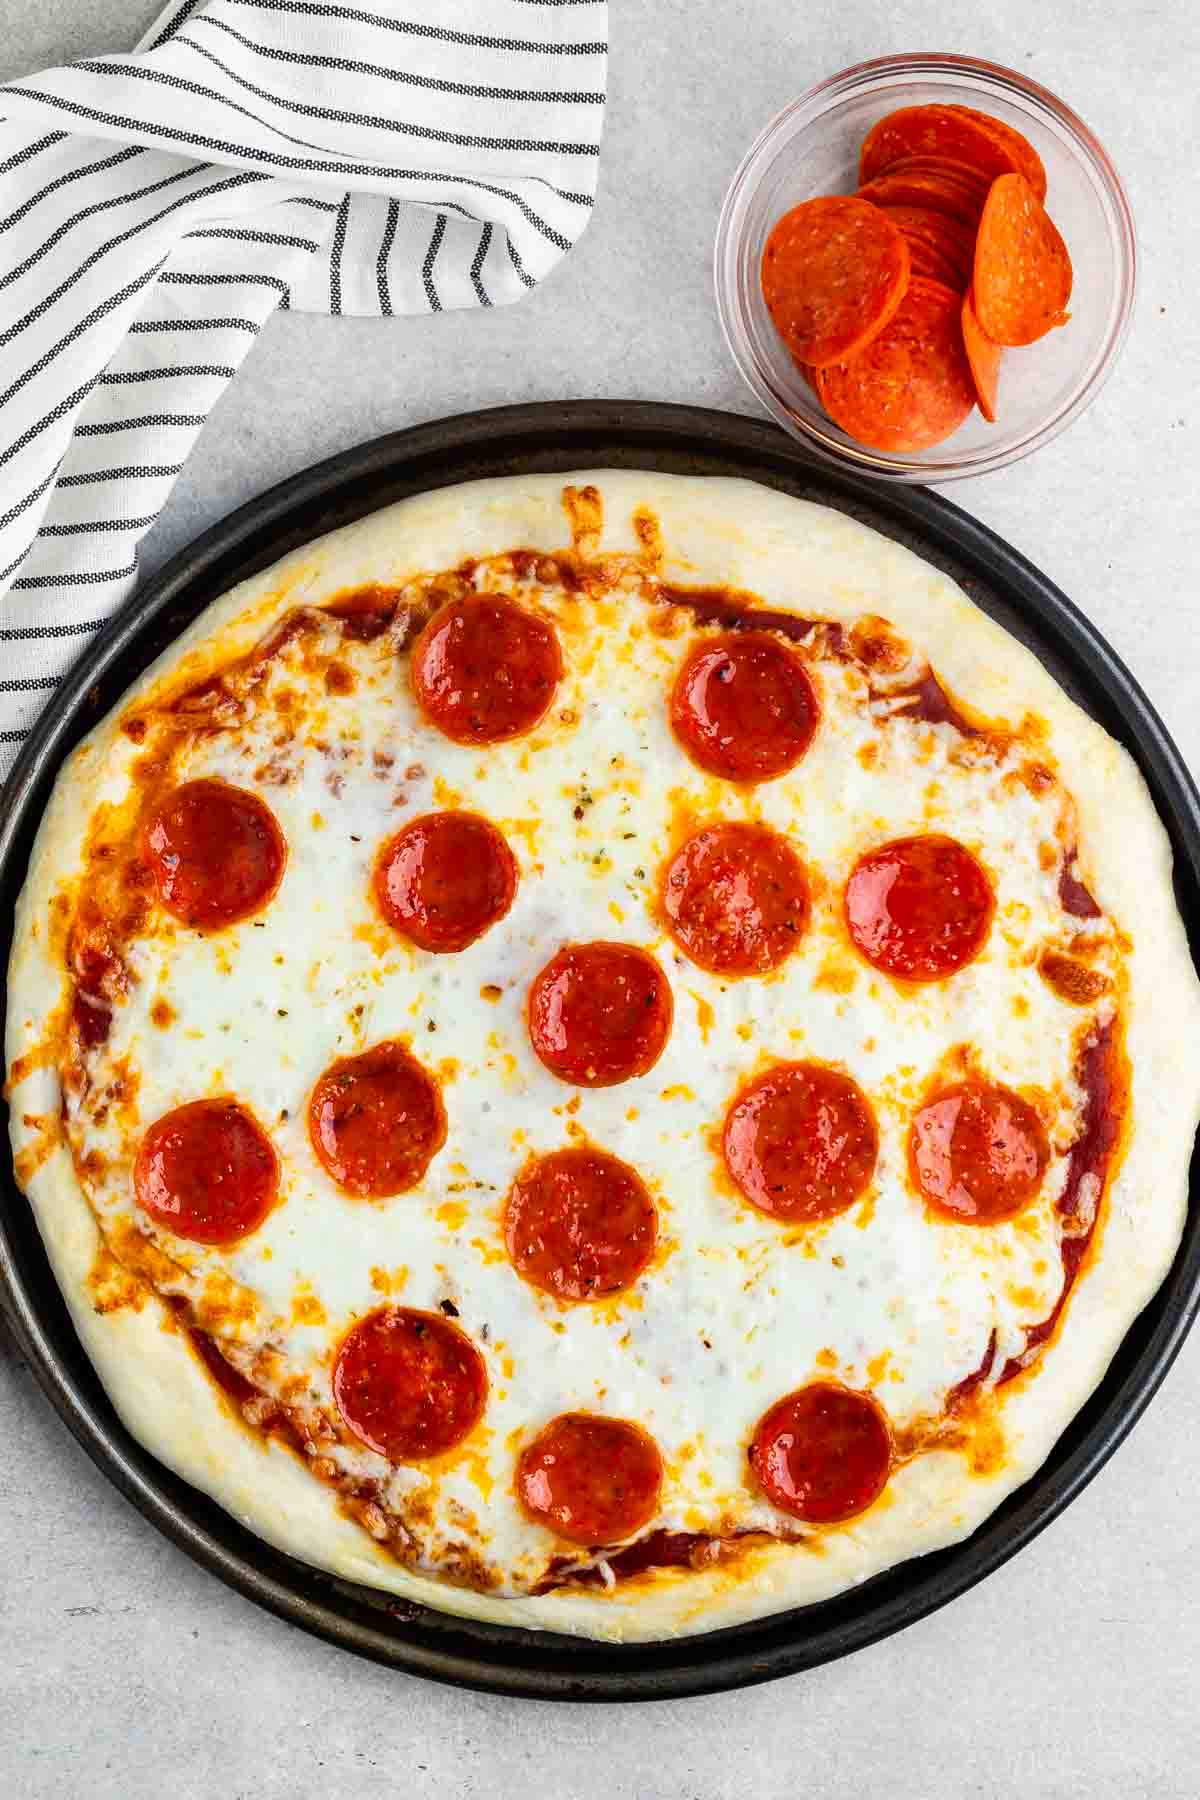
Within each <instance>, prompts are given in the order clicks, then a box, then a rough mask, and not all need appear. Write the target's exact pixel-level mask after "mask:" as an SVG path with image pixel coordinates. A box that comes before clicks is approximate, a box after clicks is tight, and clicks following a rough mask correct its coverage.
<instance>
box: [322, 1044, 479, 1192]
mask: <svg viewBox="0 0 1200 1800" xmlns="http://www.w3.org/2000/svg"><path fill="white" fill-rule="evenodd" d="M308 1132H309V1136H310V1138H311V1139H312V1146H313V1149H314V1150H315V1151H316V1153H317V1156H318V1158H319V1159H320V1161H321V1163H322V1164H323V1165H324V1167H325V1169H326V1170H327V1171H328V1173H329V1174H330V1175H331V1176H332V1177H333V1179H334V1181H336V1182H337V1184H338V1186H339V1187H340V1188H343V1189H344V1190H345V1192H346V1193H348V1194H356V1195H358V1196H359V1197H361V1198H367V1199H383V1198H386V1197H387V1196H389V1195H391V1194H403V1193H405V1192H406V1191H407V1190H408V1189H409V1188H412V1187H415V1186H416V1185H417V1183H418V1182H419V1181H420V1180H421V1178H422V1176H423V1175H424V1174H425V1171H426V1169H427V1168H428V1167H429V1165H430V1163H431V1162H432V1161H433V1159H434V1157H435V1156H436V1155H437V1153H438V1151H439V1150H440V1149H441V1147H442V1145H443V1144H444V1143H445V1141H446V1109H445V1107H444V1106H443V1104H442V1096H441V1092H440V1090H439V1087H438V1084H437V1082H436V1081H435V1080H434V1078H433V1076H432V1075H430V1073H429V1071H428V1070H427V1069H424V1068H422V1066H421V1064H420V1063H419V1062H418V1061H417V1059H416V1057H415V1056H414V1055H413V1054H412V1052H411V1051H410V1050H409V1049H408V1048H407V1047H406V1045H404V1044H402V1043H400V1042H398V1041H394V1040H393V1041H389V1042H386V1043H382V1044H375V1045H373V1046H372V1048H371V1049H370V1050H364V1051H363V1053H362V1054H361V1056H347V1057H343V1058H342V1059H341V1061H339V1062H335V1063H334V1064H333V1065H332V1067H330V1068H328V1069H326V1071H325V1073H324V1074H323V1075H322V1076H321V1078H320V1080H319V1081H318V1082H317V1084H316V1086H315V1087H314V1088H313V1091H312V1097H311V1099H310V1100H309V1103H308Z"/></svg>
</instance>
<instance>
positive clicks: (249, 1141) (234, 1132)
mask: <svg viewBox="0 0 1200 1800" xmlns="http://www.w3.org/2000/svg"><path fill="white" fill-rule="evenodd" d="M133 1191H134V1195H135V1197H136V1199H137V1203H138V1205H139V1206H140V1207H141V1209H142V1211H143V1212H144V1213H147V1214H148V1215H149V1217H150V1218H152V1219H153V1220H154V1221H155V1223H156V1224H158V1225H161V1226H163V1227H164V1229H165V1230H167V1231H171V1232H174V1234H175V1236H176V1237H181V1238H190V1239H191V1241H192V1242H193V1243H197V1244H233V1243H237V1242H238V1241H239V1240H240V1239H241V1238H244V1237H248V1236H249V1235H250V1233H251V1232H252V1231H257V1229H258V1227H259V1226H260V1225H261V1224H262V1222H263V1220H264V1219H265V1218H266V1216H267V1214H268V1213H269V1212H270V1210H271V1208H272V1206H273V1205H274V1203H275V1196H276V1194H277V1193H278V1191H279V1158H278V1157H277V1156H276V1154H275V1149H274V1146H273V1145H272V1143H271V1140H270V1138H269V1137H268V1136H267V1134H266V1132H265V1131H264V1130H263V1128H262V1126H261V1125H260V1124H259V1123H258V1121H257V1119H255V1117H254V1115H253V1114H252V1113H251V1112H250V1111H249V1109H248V1108H247V1107H244V1106H242V1105H241V1104H240V1102H239V1101H237V1100H193V1101H191V1102H190V1103H189V1104H188V1105H186V1106H177V1107H176V1108H175V1109H174V1111H173V1112H169V1113H164V1115H163V1117H162V1118H161V1119H157V1120H156V1121H155V1123H154V1124H153V1125H152V1126H151V1127H150V1129H149V1131H148V1132H147V1133H146V1135H145V1137H144V1138H143V1139H142V1142H141V1145H140V1146H139V1149H138V1153H137V1160H136V1162H135V1164H134V1171H133Z"/></svg>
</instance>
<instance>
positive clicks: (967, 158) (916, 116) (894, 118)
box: [858, 104, 1045, 192]
mask: <svg viewBox="0 0 1200 1800" xmlns="http://www.w3.org/2000/svg"><path fill="white" fill-rule="evenodd" d="M1018 143H1019V144H1021V145H1024V147H1025V149H1026V150H1027V151H1028V152H1029V154H1030V156H1032V155H1033V154H1034V152H1033V147H1032V145H1029V144H1027V143H1026V140H1025V139H1024V138H1022V137H1021V136H1020V134H1019V133H1018V132H1016V131H1012V132H1010V131H1008V130H1006V129H1005V128H1003V127H1002V128H1001V129H1000V130H997V129H996V122H995V121H993V120H991V119H989V118H987V117H986V115H983V114H980V113H977V112H975V111H973V110H972V109H971V108H970V107H968V106H939V105H936V104H935V105H928V106H903V107H900V108H899V109H898V110H897V111H896V112H891V113H888V114H887V116H886V117H885V118H882V119H880V120H878V122H877V123H876V124H874V125H873V126H872V127H871V129H870V131H868V133H867V135H866V137H865V138H864V139H863V144H862V149H861V151H860V152H859V160H858V177H859V180H860V181H870V180H872V178H873V177H874V176H876V175H880V174H882V173H883V171H884V170H885V169H890V168H893V167H894V166H895V164H896V163H898V162H900V161H902V160H904V159H906V158H908V157H913V156H938V157H949V158H951V159H952V160H953V161H955V162H960V163H963V164H966V165H969V166H970V167H971V168H972V169H977V170H978V171H979V173H980V174H981V175H983V176H984V177H985V178H986V179H987V180H988V181H994V180H995V178H996V177H997V175H1006V174H1008V173H1009V172H1010V171H1011V170H1013V169H1018V168H1020V167H1021V166H1022V164H1021V162H1020V161H1018V158H1017V154H1016V150H1017V144H1018ZM1044 191H1045V189H1044V188H1043V192H1044Z"/></svg>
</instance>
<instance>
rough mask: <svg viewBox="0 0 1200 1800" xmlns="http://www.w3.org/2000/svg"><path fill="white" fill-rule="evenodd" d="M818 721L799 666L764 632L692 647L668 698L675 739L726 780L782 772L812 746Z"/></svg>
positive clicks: (762, 777) (806, 679) (789, 652)
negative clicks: (669, 698) (669, 699)
mask: <svg viewBox="0 0 1200 1800" xmlns="http://www.w3.org/2000/svg"><path fill="white" fill-rule="evenodd" d="M817 716H818V707H817V696H816V694H815V692H814V691H813V684H812V682H811V681H810V679H809V676H808V671H807V670H806V669H805V667H804V664H803V663H802V662H801V660H800V658H799V657H798V656H797V655H796V653H795V652H794V651H793V650H789V649H788V647H787V645H786V644H783V643H781V642H780V641H779V639H778V638H774V637H772V636H771V635H770V633H769V632H765V631H747V632H732V631H730V632H723V633H722V634H721V635H720V636H719V637H714V638H708V639H706V640H705V642H703V643H701V644H698V645H697V646H696V648H695V649H694V650H693V651H692V653H691V655H690V656H689V657H688V658H687V660H686V662H685V663H684V665H683V667H682V668H681V669H680V671H679V674H678V676H677V678H676V681H675V688H674V691H673V693H672V695H671V729H672V730H673V731H674V733H675V736H676V737H677V738H678V740H679V742H680V743H681V744H682V746H683V748H684V749H685V750H686V752H687V754H688V755H689V756H690V757H691V759H692V761H693V762H694V763H696V764H698V766H699V767H700V768H702V769H705V770H706V771H707V772H708V773H709V774H710V775H720V776H723V777H724V778H725V779H726V780H727V781H748V782H758V781H773V780H774V779H775V777H776V776H778V775H784V774H786V773H787V771H788V770H789V769H792V768H794V767H795V765H796V764H797V763H798V762H799V761H800V758H801V757H802V756H803V755H804V752H805V751H806V750H807V749H808V746H809V744H810V743H811V742H812V736H813V732H814V731H815V730H816V726H817Z"/></svg>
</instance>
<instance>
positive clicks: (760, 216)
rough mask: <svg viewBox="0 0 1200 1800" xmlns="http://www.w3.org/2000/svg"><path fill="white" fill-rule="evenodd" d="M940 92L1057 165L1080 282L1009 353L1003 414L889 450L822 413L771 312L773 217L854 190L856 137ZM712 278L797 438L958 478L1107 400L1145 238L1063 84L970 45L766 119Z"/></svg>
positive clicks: (1053, 206)
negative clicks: (1033, 337) (765, 269)
mask: <svg viewBox="0 0 1200 1800" xmlns="http://www.w3.org/2000/svg"><path fill="white" fill-rule="evenodd" d="M929 101H942V102H946V103H949V104H957V105H963V106H972V107H975V108H976V109H977V110H978V111H980V112H986V113H991V114H993V115H994V117H996V118H998V119H1002V120H1004V121H1005V122H1006V123H1007V124H1009V125H1015V126H1016V127H1017V129H1018V130H1019V131H1022V132H1024V134H1025V136H1026V137H1027V138H1028V139H1029V140H1030V142H1031V143H1032V144H1033V145H1034V147H1035V149H1036V150H1037V151H1038V153H1039V154H1040V156H1041V158H1042V161H1043V162H1044V163H1045V165H1046V177H1047V183H1048V193H1047V198H1046V205H1047V209H1048V210H1049V212H1050V215H1051V217H1052V218H1053V220H1054V222H1055V224H1056V225H1057V226H1058V229H1059V230H1060V231H1061V232H1062V235H1063V237H1064V238H1065V239H1066V243H1067V248H1068V250H1069V251H1070V253H1071V260H1072V263H1073V264H1074V269H1075V282H1074V290H1073V292H1072V295H1071V318H1070V321H1069V323H1068V324H1067V325H1066V326H1064V327H1063V328H1061V329H1060V330H1056V331H1051V332H1050V333H1048V335H1047V336H1046V337H1044V338H1042V339H1041V340H1040V341H1039V342H1038V343H1036V344H1030V345H1027V346H1026V347H1024V348H1022V349H1015V350H1006V351H1005V353H1004V360H1003V364H1002V366H1001V371H1000V398H999V404H998V408H997V413H998V422H997V423H996V424H995V425H989V424H988V423H987V421H986V419H985V418H984V417H983V415H982V413H980V412H979V411H978V409H976V411H974V412H973V413H972V414H971V416H970V418H969V419H968V420H967V421H966V423H965V424H964V425H961V426H960V427H959V429H958V430H957V431H956V432H955V433H954V435H953V436H952V437H949V438H947V439H946V440H945V441H944V442H943V443H941V444H935V445H934V446H933V447H932V448H931V449H928V450H919V451H910V452H904V453H899V454H893V453H891V452H888V451H883V450H871V449H868V448H867V447H866V446H865V445H863V444H859V443H856V442H855V441H854V439H853V438H850V437H847V436H846V434H845V432H844V431H842V430H840V429H839V427H838V426H836V425H835V424H834V423H833V421H832V420H831V419H830V418H829V417H828V415H827V414H826V413H825V412H824V410H823V409H822V407H821V405H820V403H819V401H818V400H817V398H816V396H815V395H814V394H813V392H812V390H811V389H810V388H809V386H808V383H807V382H806V380H805V379H804V377H803V376H802V375H801V373H800V371H799V369H798V368H797V366H796V364H795V363H794V362H793V361H792V359H791V357H790V356H789V355H788V352H787V351H786V350H785V348H784V346H783V343H782V340H781V339H780V338H779V336H778V334H777V332H776V330H775V327H774V326H773V325H772V323H771V319H770V315H769V314H768V312H767V309H766V306H765V304H764V302H763V297H762V287H761V284H760V281H759V268H760V265H761V262H762V254H763V246H764V245H765V243H766V240H767V236H768V234H769V232H770V230H771V227H772V226H773V225H774V224H775V221H776V220H777V219H778V218H780V217H781V216H782V214H784V213H785V212H787V211H788V209H789V208H790V207H793V206H795V205H796V204H797V203H798V202H799V201H801V200H807V199H810V198H812V196H814V195H816V194H839V193H841V194H852V193H853V192H854V189H855V187H856V185H857V167H858V152H859V146H860V145H861V143H862V141H863V138H864V137H865V136H866V134H867V132H868V130H869V129H870V127H871V126H872V125H873V124H874V123H875V121H876V120H877V119H880V118H882V117H883V115H884V114H885V113H889V112H892V111H893V110H894V109H895V108H896V107H899V106H917V105H922V104H926V103H928V102H929ZM714 275H715V280H716V290H717V309H718V311H719V313H720V318H721V325H722V327H723V329H724V332H725V337H726V340H727V342H728V344H729V348H730V350H731V351H732V352H733V359H734V361H735V362H736V363H737V366H738V368H739V369H740V370H741V372H742V375H743V376H744V377H745V379H746V381H747V382H748V383H749V385H750V386H751V388H753V390H754V392H755V393H756V394H757V395H758V398H759V399H760V400H761V401H762V403H763V405H764V406H765V407H766V408H767V410H768V411H769V412H771V413H773V414H774V416H775V418H776V419H778V421H779V423H780V424H781V425H782V426H784V427H785V429H786V430H788V431H790V432H791V433H792V435H793V436H794V437H797V438H799V439H801V441H802V442H803V443H805V444H807V445H808V446H809V448H810V449H811V450H813V451H815V452H817V454H818V455H820V456H822V457H825V458H828V459H832V460H833V461H834V462H837V463H840V464H842V465H845V464H849V465H851V466H852V467H853V468H856V469H858V470H860V471H864V472H868V473H871V474H875V475H881V476H884V477H885V478H887V479H889V480H892V481H932V482H940V481H954V480H957V479H958V478H959V477H960V476H963V475H982V474H983V473H984V472H985V471H986V470H989V469H999V468H1003V467H1004V465H1005V464H1006V463H1011V462H1016V461H1017V459H1018V458H1019V457H1022V456H1027V455H1028V454H1029V452H1030V451H1031V450H1036V449H1037V447H1038V445H1039V444H1045V443H1049V441H1050V439H1051V438H1053V437H1057V436H1058V433H1059V432H1060V431H1063V430H1065V428H1066V427H1067V426H1068V425H1069V424H1070V423H1071V421H1072V420H1073V419H1076V418H1078V417H1079V414H1080V413H1081V412H1082V411H1083V409H1084V408H1085V407H1086V406H1088V405H1089V404H1090V403H1091V401H1093V400H1094V399H1095V398H1096V395H1097V394H1098V393H1099V392H1100V389H1101V388H1102V387H1103V385H1104V382H1105V380H1106V378H1107V376H1108V374H1109V372H1110V370H1111V369H1112V366H1113V364H1114V362H1115V361H1116V359H1117V354H1118V352H1119V351H1120V348H1121V345H1122V343H1123V342H1124V339H1125V334H1126V332H1127V330H1128V329H1129V320H1130V316H1131V314H1132V312H1133V296H1134V287H1135V284H1136V278H1137V243H1136V239H1135V237H1134V229H1133V215H1132V213H1131V212H1130V209H1129V202H1128V200H1127V199H1126V197H1125V190H1124V188H1123V187H1122V186H1121V182H1120V178H1119V177H1118V175H1117V172H1116V170H1115V169H1114V167H1113V165H1112V163H1111V162H1110V161H1109V158H1108V156H1107V154H1106V152H1105V150H1104V147H1103V145H1102V144H1101V143H1100V142H1099V140H1098V139H1097V138H1096V137H1095V136H1094V135H1093V133H1092V132H1090V131H1089V130H1088V128H1087V126H1086V125H1085V124H1084V123H1083V121H1082V119H1079V118H1077V117H1076V115H1075V114H1074V113H1073V112H1072V111H1071V109H1070V108H1069V107H1068V106H1064V104H1063V102H1062V101H1061V100H1059V99H1057V98H1056V97H1055V95H1053V94H1051V93H1049V92H1048V91H1047V90H1046V89H1045V88H1043V87H1039V86H1038V84H1037V83H1036V82H1034V81H1029V80H1027V79H1026V77H1025V76H1023V75H1018V74H1016V73H1015V72H1014V71H1013V70H1012V69H1003V68H1000V67H998V66H997V65H996V64H994V63H985V62H976V61H975V60H974V59H973V58H971V57H967V56H938V55H910V56H884V57H879V58H878V59H877V60H875V61H874V62H866V63H859V64H858V65H857V66H856V67H855V68H852V69H846V70H844V71H843V72H842V73H841V74H840V75H834V76H832V77H831V78H830V79H829V80H828V81H823V82H822V83H821V84H820V86H818V87H814V88H810V89H809V91H808V92H807V93H806V94H802V95H801V97H800V98H799V99H798V100H794V101H793V102H792V104H791V105H790V106H787V107H785V108H784V110H783V111H782V112H781V113H780V114H779V115H778V117H777V118H775V119H773V120H772V121H771V123H770V124H769V125H768V126H767V128H766V130H765V131H764V132H763V133H762V135H761V137H760V138H759V139H758V142H757V143H756V144H754V145H753V146H752V147H751V149H750V151H749V152H748V154H747V155H746V157H745V159H744V160H743V162H742V165H741V167H740V168H739V170H738V172H737V174H736V175H735V176H734V178H733V183H732V185H731V187H730V189H729V192H728V194H727V195H726V197H725V204H724V206H723V207H722V209H721V218H720V223H719V224H718V226H717V241H716V249H715V255H714Z"/></svg>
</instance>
